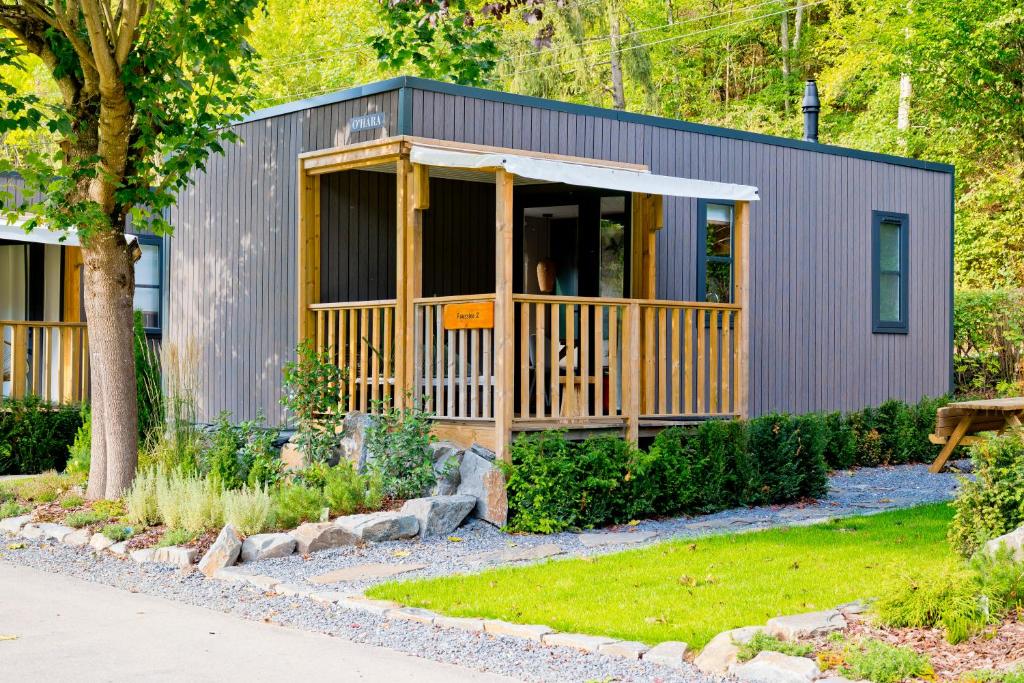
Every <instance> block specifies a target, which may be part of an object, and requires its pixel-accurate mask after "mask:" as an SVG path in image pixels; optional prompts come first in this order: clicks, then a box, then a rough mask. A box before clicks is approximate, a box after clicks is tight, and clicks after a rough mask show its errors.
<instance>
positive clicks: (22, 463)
mask: <svg viewBox="0 0 1024 683" xmlns="http://www.w3.org/2000/svg"><path fill="white" fill-rule="evenodd" d="M81 420H82V418H81V416H80V415H79V410H78V408H77V407H75V406H71V405H53V404H50V403H47V402H45V401H43V400H42V399H41V398H39V397H38V396H28V397H26V398H25V399H22V400H14V399H0V475H3V474H37V473H39V472H44V471H46V470H63V469H64V466H65V465H66V464H67V460H68V447H69V446H70V445H71V444H72V442H73V441H74V440H75V433H76V432H77V431H78V428H79V427H80V426H81Z"/></svg>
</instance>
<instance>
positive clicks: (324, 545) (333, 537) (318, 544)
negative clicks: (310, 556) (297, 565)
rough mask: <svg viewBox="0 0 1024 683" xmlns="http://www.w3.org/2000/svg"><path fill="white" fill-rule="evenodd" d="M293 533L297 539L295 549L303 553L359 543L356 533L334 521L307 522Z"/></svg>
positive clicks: (293, 536)
mask: <svg viewBox="0 0 1024 683" xmlns="http://www.w3.org/2000/svg"><path fill="white" fill-rule="evenodd" d="M291 535H292V538H294V539H295V549H296V550H297V551H298V552H299V553H301V554H303V555H305V554H306V553H315V552H316V551H318V550H327V549H328V548H340V547H341V546H343V545H358V544H359V539H358V538H356V536H355V535H354V534H352V533H351V532H349V531H346V530H345V529H343V528H342V527H340V526H338V525H337V524H334V523H332V522H306V523H305V524H302V525H300V526H299V528H298V529H295V530H294V531H292V532H291Z"/></svg>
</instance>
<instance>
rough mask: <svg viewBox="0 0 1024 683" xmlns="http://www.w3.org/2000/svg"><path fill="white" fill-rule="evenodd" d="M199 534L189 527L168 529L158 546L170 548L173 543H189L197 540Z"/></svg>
mask: <svg viewBox="0 0 1024 683" xmlns="http://www.w3.org/2000/svg"><path fill="white" fill-rule="evenodd" d="M197 536H199V534H198V533H197V532H195V531H189V530H188V529H168V530H167V531H165V532H164V535H163V536H161V537H160V540H159V541H157V544H156V547H157V548H169V547H170V546H172V545H187V544H189V543H191V542H192V541H194V540H196V537H197Z"/></svg>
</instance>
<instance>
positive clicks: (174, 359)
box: [138, 342, 205, 474]
mask: <svg viewBox="0 0 1024 683" xmlns="http://www.w3.org/2000/svg"><path fill="white" fill-rule="evenodd" d="M161 354H162V355H161V358H162V360H161V369H162V371H163V379H164V384H165V390H166V394H165V396H164V399H163V405H164V411H165V413H166V424H165V425H164V428H163V429H162V430H161V431H160V432H158V434H157V435H156V436H155V437H154V438H152V439H150V441H149V442H148V443H144V444H142V450H141V451H140V452H139V465H138V470H140V471H141V470H145V469H152V468H157V469H161V470H165V471H171V470H175V471H178V472H183V473H190V474H195V473H197V472H198V471H199V460H200V455H201V453H202V450H203V446H204V443H205V439H204V435H203V434H202V433H200V431H199V429H198V428H197V427H196V423H197V421H198V416H197V415H198V411H197V403H196V394H197V393H198V386H199V347H198V346H197V345H196V344H195V343H192V342H190V343H188V344H186V345H185V346H183V347H179V346H178V345H177V344H174V343H165V344H164V345H163V347H162V351H161Z"/></svg>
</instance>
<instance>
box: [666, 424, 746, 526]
mask: <svg viewBox="0 0 1024 683" xmlns="http://www.w3.org/2000/svg"><path fill="white" fill-rule="evenodd" d="M746 438H747V432H746V425H745V424H744V423H742V422H739V421H736V420H733V421H722V420H708V421H706V422H704V423H702V424H701V425H700V426H699V427H696V428H692V427H691V428H684V427H672V428H670V429H666V430H663V431H662V432H660V433H659V434H658V435H657V436H656V437H655V439H654V442H653V443H652V444H651V448H650V453H651V455H652V456H653V457H654V462H652V463H651V473H650V477H649V478H650V480H651V482H650V485H651V486H652V487H654V488H656V489H657V498H656V499H655V501H654V509H655V511H657V512H659V513H663V514H672V513H678V512H686V513H710V512H716V511H718V510H722V509H724V508H727V507H731V506H734V505H736V504H737V503H738V501H739V491H740V490H741V489H742V488H743V485H742V483H741V482H743V481H744V479H745V476H746V474H747V457H746Z"/></svg>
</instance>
